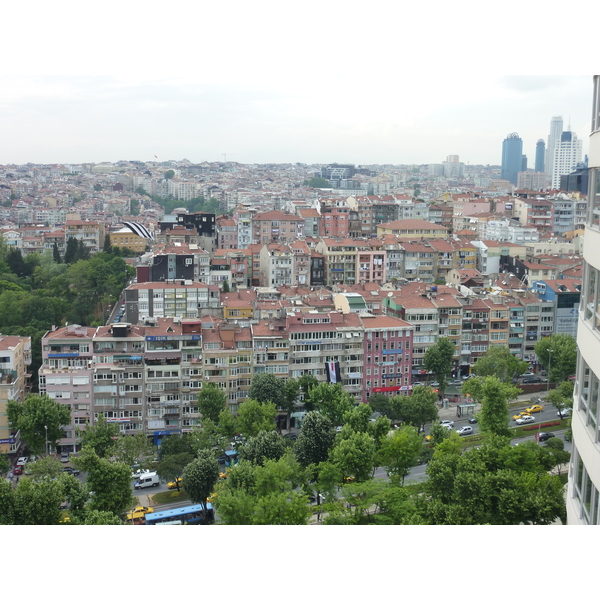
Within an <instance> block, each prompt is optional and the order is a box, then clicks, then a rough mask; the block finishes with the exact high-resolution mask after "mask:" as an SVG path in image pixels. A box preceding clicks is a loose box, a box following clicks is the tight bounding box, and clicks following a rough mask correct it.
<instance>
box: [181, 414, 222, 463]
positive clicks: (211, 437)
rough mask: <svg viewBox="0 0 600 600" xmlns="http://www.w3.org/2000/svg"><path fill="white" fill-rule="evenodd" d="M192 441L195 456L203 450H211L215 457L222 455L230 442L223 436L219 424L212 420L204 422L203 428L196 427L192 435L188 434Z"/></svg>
mask: <svg viewBox="0 0 600 600" xmlns="http://www.w3.org/2000/svg"><path fill="white" fill-rule="evenodd" d="M187 437H189V438H190V440H191V442H190V443H191V446H192V449H193V453H194V455H195V456H196V455H198V453H199V452H200V451H201V450H210V451H211V452H212V453H213V454H214V455H215V456H217V455H219V454H222V453H223V451H224V450H225V446H227V445H228V444H229V440H228V439H227V438H226V437H225V436H224V435H223V431H222V429H221V428H220V427H219V425H218V424H217V423H213V422H212V421H211V420H210V419H203V420H202V427H194V429H193V430H192V432H191V433H188V434H187Z"/></svg>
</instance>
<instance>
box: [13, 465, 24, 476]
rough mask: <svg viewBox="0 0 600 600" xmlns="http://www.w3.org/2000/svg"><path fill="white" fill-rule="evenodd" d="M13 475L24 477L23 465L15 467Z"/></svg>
mask: <svg viewBox="0 0 600 600" xmlns="http://www.w3.org/2000/svg"><path fill="white" fill-rule="evenodd" d="M13 474H14V475H22V474H23V465H15V468H14V469H13Z"/></svg>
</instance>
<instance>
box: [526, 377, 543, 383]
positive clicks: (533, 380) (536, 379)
mask: <svg viewBox="0 0 600 600" xmlns="http://www.w3.org/2000/svg"><path fill="white" fill-rule="evenodd" d="M543 382H544V380H543V379H542V378H541V377H523V383H543Z"/></svg>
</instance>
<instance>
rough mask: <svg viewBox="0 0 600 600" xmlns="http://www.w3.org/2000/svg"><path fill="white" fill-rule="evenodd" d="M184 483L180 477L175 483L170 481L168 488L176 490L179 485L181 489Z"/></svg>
mask: <svg viewBox="0 0 600 600" xmlns="http://www.w3.org/2000/svg"><path fill="white" fill-rule="evenodd" d="M182 483H183V479H182V478H181V477H178V478H177V479H176V480H175V481H169V483H167V487H168V488H169V489H170V490H176V489H177V484H179V487H180V488H181V484H182Z"/></svg>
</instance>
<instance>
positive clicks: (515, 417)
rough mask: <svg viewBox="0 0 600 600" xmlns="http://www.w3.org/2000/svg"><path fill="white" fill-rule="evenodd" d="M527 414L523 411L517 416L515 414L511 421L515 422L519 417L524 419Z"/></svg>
mask: <svg viewBox="0 0 600 600" xmlns="http://www.w3.org/2000/svg"><path fill="white" fill-rule="evenodd" d="M528 414H529V413H528V412H526V411H524V410H523V411H521V412H520V413H519V414H517V415H513V417H512V420H513V421H516V420H517V419H520V418H521V417H525V416H527V415H528Z"/></svg>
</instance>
